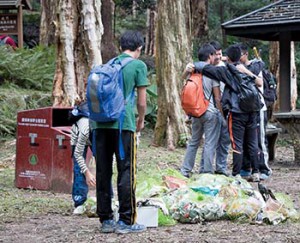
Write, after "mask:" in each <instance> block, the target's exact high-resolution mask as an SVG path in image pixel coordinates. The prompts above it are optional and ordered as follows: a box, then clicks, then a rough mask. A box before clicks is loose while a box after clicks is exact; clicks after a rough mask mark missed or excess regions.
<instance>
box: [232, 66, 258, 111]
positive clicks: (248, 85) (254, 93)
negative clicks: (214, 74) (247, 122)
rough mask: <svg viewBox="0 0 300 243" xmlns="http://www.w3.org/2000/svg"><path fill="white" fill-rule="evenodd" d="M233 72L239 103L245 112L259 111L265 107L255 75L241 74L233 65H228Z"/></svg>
mask: <svg viewBox="0 0 300 243" xmlns="http://www.w3.org/2000/svg"><path fill="white" fill-rule="evenodd" d="M227 67H228V70H229V71H230V72H231V73H232V75H233V78H234V82H235V84H236V86H237V87H236V88H237V91H236V92H235V93H236V94H237V97H238V104H239V107H240V109H241V110H242V111H243V112H255V111H259V110H260V109H261V108H262V107H263V103H262V102H261V100H260V95H259V93H260V92H259V90H258V88H257V86H256V84H255V80H254V78H253V77H250V76H248V75H245V74H241V73H240V72H238V71H237V69H236V68H235V67H233V65H227Z"/></svg>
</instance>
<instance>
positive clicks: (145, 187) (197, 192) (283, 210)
mask: <svg viewBox="0 0 300 243" xmlns="http://www.w3.org/2000/svg"><path fill="white" fill-rule="evenodd" d="M153 174H155V175H154V176H153V177H152V176H151V175H150V174H149V173H148V174H147V176H146V177H145V176H143V181H142V182H141V183H139V182H138V183H137V194H136V196H137V198H138V202H139V204H140V205H143V206H147V205H149V206H150V205H151V206H156V207H159V208H160V209H161V215H160V217H159V222H158V223H159V225H164V221H166V218H172V219H174V220H175V222H179V223H199V222H202V221H212V220H219V219H228V220H238V221H241V222H251V223H253V222H255V223H258V224H260V223H267V224H273V225H276V224H278V223H281V222H284V221H286V220H287V219H291V220H295V221H297V220H299V213H298V212H297V211H296V210H295V209H294V205H293V202H292V200H291V198H290V197H289V196H288V195H285V194H282V193H273V192H272V191H271V190H270V189H269V188H267V187H266V186H265V185H263V184H262V183H258V184H257V185H258V188H253V186H252V185H251V184H250V183H249V182H247V181H246V180H244V179H241V178H234V177H226V176H224V175H213V174H197V175H193V176H192V177H191V178H185V177H183V176H182V175H181V174H180V173H179V172H178V171H176V170H173V169H167V170H163V171H157V172H155V173H153ZM255 185H256V184H254V186H255ZM163 215H164V216H165V217H166V218H164V217H163Z"/></svg>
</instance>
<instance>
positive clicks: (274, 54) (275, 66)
mask: <svg viewBox="0 0 300 243" xmlns="http://www.w3.org/2000/svg"><path fill="white" fill-rule="evenodd" d="M269 50H270V51H269V63H270V71H271V72H272V73H273V74H274V75H275V77H276V80H277V101H276V102H275V104H274V111H278V110H279V99H280V97H279V89H280V79H279V42H275V41H271V42H270V48H269Z"/></svg>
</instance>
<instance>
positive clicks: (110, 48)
mask: <svg viewBox="0 0 300 243" xmlns="http://www.w3.org/2000/svg"><path fill="white" fill-rule="evenodd" d="M114 10H115V4H114V2H113V1H112V0H102V6H101V16H102V23H103V28H104V33H103V36H102V43H101V54H102V60H103V63H106V62H107V61H108V60H110V59H111V58H113V57H115V56H116V55H117V53H118V49H117V47H116V46H115V43H114V34H113V14H114Z"/></svg>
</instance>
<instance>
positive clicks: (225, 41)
mask: <svg viewBox="0 0 300 243" xmlns="http://www.w3.org/2000/svg"><path fill="white" fill-rule="evenodd" d="M219 4H220V8H219V14H220V22H221V24H222V23H224V3H223V1H220V3H219ZM221 32H222V42H223V46H227V35H226V34H225V30H224V29H223V28H221Z"/></svg>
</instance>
